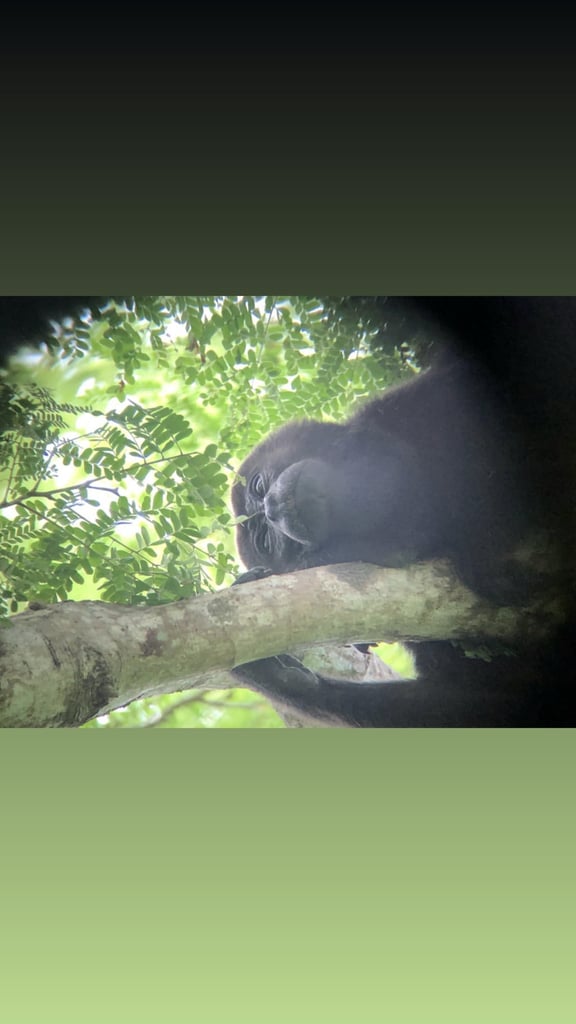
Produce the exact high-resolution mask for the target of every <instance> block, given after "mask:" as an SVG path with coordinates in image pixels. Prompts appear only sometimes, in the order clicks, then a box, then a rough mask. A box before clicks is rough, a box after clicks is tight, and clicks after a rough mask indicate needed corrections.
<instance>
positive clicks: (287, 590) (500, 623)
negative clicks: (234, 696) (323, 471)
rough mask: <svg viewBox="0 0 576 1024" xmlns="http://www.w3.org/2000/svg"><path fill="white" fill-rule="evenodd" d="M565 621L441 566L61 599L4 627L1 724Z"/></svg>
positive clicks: (536, 632) (511, 638) (49, 721)
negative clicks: (285, 662)
mask: <svg viewBox="0 0 576 1024" xmlns="http://www.w3.org/2000/svg"><path fill="white" fill-rule="evenodd" d="M561 620H562V603H561V601H560V600H559V599H558V600H556V599H553V598H548V599H546V600H544V599H543V600H541V601H538V602H536V603H534V604H533V605H531V606H530V607H528V608H522V609H518V608H494V607H491V606H490V605H489V604H488V603H487V602H485V601H483V600H481V599H479V598H477V597H476V596H475V595H474V594H472V593H471V592H470V591H468V590H466V589H465V588H464V587H462V586H461V585H460V584H459V583H458V582H457V580H455V578H454V576H453V575H452V573H451V572H450V571H449V570H448V568H447V567H446V566H445V565H444V564H443V563H428V564H426V565H416V566H412V567H411V568H409V569H406V570H395V569H382V568H380V567H378V566H373V565H367V564H346V565H336V566H324V567H321V568H316V569H308V570H305V571H302V572H297V573H292V574H290V575H284V576H276V577H271V578H270V579H266V580H261V581H258V582H255V583H248V584H245V585H243V586H241V587H232V588H230V589H228V590H224V591H219V592H218V593H214V594H207V595H203V596H201V597H198V598H194V599H192V600H187V601H178V602H176V603H174V604H171V605H164V606H161V607H154V608H128V607H122V606H119V605H112V604H105V603H103V602H98V601H81V602H77V603H74V602H64V603H62V604H57V605H51V606H49V607H47V608H42V609H40V610H37V611H27V612H24V613H22V614H20V615H16V616H15V617H14V618H13V619H12V620H11V622H10V625H9V626H8V627H7V628H5V629H3V630H2V631H1V632H0V725H1V726H10V727H15V726H74V725H79V724H81V723H83V722H85V721H87V720H88V719H89V718H91V717H93V716H94V715H96V714H99V713H102V712H104V711H109V710H112V709H114V708H117V707H121V706H123V705H125V704H128V703H130V701H133V700H136V699H137V698H139V697H144V696H151V695H154V694H159V693H171V692H174V691H177V690H185V689H191V688H193V687H195V686H202V687H203V688H206V687H212V688H213V687H215V686H227V687H229V686H230V685H231V682H230V677H229V676H223V673H226V672H227V671H228V670H230V669H231V668H233V667H235V666H237V665H241V664H244V663H246V662H248V661H254V660H257V659H260V658H266V657H269V656H271V655H274V654H279V653H284V652H286V651H290V652H292V653H296V654H298V653H300V652H301V651H302V650H303V649H305V648H306V647H310V646H317V645H320V644H323V645H326V644H342V643H351V642H356V643H360V642H367V641H375V640H380V639H382V640H415V641H418V640H430V639H450V640H466V639H471V638H473V639H474V640H475V641H482V640H490V639H491V640H499V641H501V642H503V643H510V644H512V643H529V642H530V641H532V640H538V639H540V638H542V637H544V636H545V635H547V633H548V632H549V631H550V630H551V629H553V628H554V626H555V625H557V624H558V623H559V622H560V621H561Z"/></svg>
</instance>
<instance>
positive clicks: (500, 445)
mask: <svg viewBox="0 0 576 1024" xmlns="http://www.w3.org/2000/svg"><path fill="white" fill-rule="evenodd" d="M370 301H371V303H372V305H374V304H375V305H376V307H378V304H379V303H381V304H382V307H383V308H384V311H385V312H386V308H387V307H386V306H385V304H386V303H387V302H388V301H389V300H386V299H380V298H378V297H376V298H375V299H373V300H370ZM106 302H107V299H106V298H104V297H102V298H101V297H67V296H64V297H62V296H47V297H43V296H40V297H35V296H25V297H18V298H4V297H0V348H1V349H2V350H3V351H2V352H1V353H0V354H1V355H6V354H7V352H9V351H10V350H13V349H14V348H15V347H17V346H18V344H21V343H23V342H28V341H34V340H36V339H38V338H43V339H44V338H45V336H46V333H47V329H48V328H49V321H50V320H57V321H58V320H61V319H62V318H65V317H76V316H79V315H81V313H82V311H83V310H84V309H90V310H92V312H94V313H96V312H97V311H98V310H99V309H100V308H102V307H103V306H105V305H106ZM407 308H408V310H409V312H410V321H411V323H412V324H413V323H414V318H416V320H417V319H418V317H420V316H422V317H423V318H424V320H425V321H428V322H429V323H431V324H432V333H434V330H435V328H436V327H437V328H438V330H439V333H440V334H441V335H447V336H448V337H449V339H451V340H452V341H455V342H456V343H457V345H458V347H459V349H461V350H462V353H461V356H460V357H459V358H456V359H448V360H446V361H444V362H443V363H441V364H440V365H439V366H438V367H436V368H435V369H432V370H429V371H426V372H425V373H423V374H421V375H420V376H418V377H417V378H415V379H414V380H412V381H411V382H410V383H408V384H405V385H402V386H400V387H398V388H394V389H391V390H390V391H387V392H386V393H385V394H384V395H381V396H380V397H378V398H375V399H373V400H372V401H371V402H370V403H368V405H366V406H365V408H364V409H362V410H360V411H359V412H358V413H356V414H355V415H354V416H352V417H351V418H350V419H349V420H348V421H347V422H345V423H340V424H334V423H313V422H308V423H306V422H304V423H293V424H288V425H287V426H286V427H283V428H282V429H280V430H279V431H277V432H276V433H274V434H273V435H271V436H270V437H269V438H267V439H266V440H264V441H263V442H262V443H261V444H260V445H258V446H257V448H256V449H255V450H254V451H253V452H252V454H251V455H250V456H249V457H248V458H247V459H246V460H245V462H244V464H243V466H242V467H241V469H240V477H242V478H244V479H245V481H246V484H245V485H244V483H242V481H240V482H238V483H237V484H236V485H235V487H234V489H233V495H232V500H233V505H234V509H235V512H236V513H237V514H238V515H248V516H249V517H250V518H248V519H247V520H246V522H245V523H244V524H243V525H242V526H240V527H239V528H238V547H239V552H240V555H241V558H242V560H243V561H244V562H245V564H246V566H247V567H248V568H252V567H257V566H263V567H264V570H268V571H272V572H290V571H293V570H296V569H300V568H305V567H311V566H315V565H321V564H329V563H336V562H341V561H344V562H345V561H355V560H362V561H370V562H375V563H378V564H381V565H384V566H404V565H407V564H409V563H411V562H414V561H418V560H422V559H429V558H434V557H440V556H444V557H448V558H450V559H451V561H452V563H453V565H454V567H455V569H456V570H457V572H458V573H459V574H460V576H461V578H462V580H463V581H464V582H465V583H466V584H468V586H470V587H471V588H472V589H474V590H476V591H477V592H479V593H481V594H483V595H485V596H487V597H488V598H491V599H492V600H494V601H496V602H500V603H501V602H507V601H514V600H522V596H523V595H524V596H525V594H526V589H525V588H526V579H523V578H522V576H519V574H518V571H517V567H516V566H515V565H514V563H513V561H511V560H510V558H509V557H508V556H509V555H510V554H511V552H512V551H513V549H514V547H515V545H516V544H517V543H518V541H520V540H521V539H522V538H524V537H525V536H526V535H528V534H529V533H530V531H531V530H532V529H534V528H536V529H541V528H545V529H546V530H547V531H548V533H549V534H550V537H551V539H552V544H553V547H554V549H555V556H556V558H555V560H557V561H558V562H559V564H561V565H562V566H563V568H564V571H565V577H566V580H564V577H563V580H562V583H563V585H565V589H566V609H567V623H566V627H565V628H564V629H563V630H560V631H559V632H558V634H557V635H555V636H554V637H552V638H551V640H550V642H548V643H545V644H538V645H532V646H531V647H530V648H529V649H526V650H519V651H516V652H515V653H514V655H513V656H509V655H502V654H496V655H495V656H494V657H493V658H492V660H491V661H489V662H486V661H483V660H480V659H472V658H466V657H464V656H463V654H462V652H461V651H460V650H458V649H457V648H455V647H453V646H452V645H451V644H449V643H444V642H435V643H421V644H418V645H415V647H414V650H415V655H416V662H417V666H418V671H419V676H420V678H419V679H418V680H417V681H415V682H413V681H406V682H402V683H399V684H386V683H373V684H372V683H362V684H357V683H346V682H339V681H334V680H330V679H327V678H323V677H322V676H318V675H315V674H314V673H312V672H309V671H308V670H307V669H305V668H304V667H303V666H302V665H301V664H300V662H298V661H297V660H296V659H294V658H290V657H288V656H280V657H278V658H269V659H265V660H263V661H259V662H251V663H250V664H248V665H242V666H239V667H238V668H237V669H236V670H235V673H234V674H235V675H236V677H237V678H238V679H239V680H240V681H241V682H243V683H244V684H246V685H249V686H252V687H253V688H255V689H257V690H259V691H261V692H263V693H265V694H267V695H268V696H270V697H271V698H272V700H273V701H274V702H275V703H277V704H278V705H282V706H284V707H288V708H293V709H296V710H297V712H299V713H302V714H303V715H304V716H305V717H306V716H307V717H308V718H309V720H310V721H312V722H317V723H318V722H320V723H328V724H336V725H352V726H354V725H361V726H412V725H414V726H427V725H443V726H449V725H466V726H467V725H482V726H485V725H488V726H489V725H530V726H533V725H559V726H562V725H564V726H565V725H573V724H574V721H575V715H574V708H573V698H572V693H573V679H574V676H575V673H574V644H575V640H574V637H575V636H576V632H575V628H574V627H575V620H574V609H573V584H572V581H573V576H574V568H575V565H576V552H575V551H574V538H575V537H576V514H575V509H576V500H575V496H576V487H575V486H574V485H575V476H576V472H575V465H576V456H575V449H576V445H575V444H574V438H575V437H576V422H575V421H576V412H575V410H576V301H575V300H574V299H562V298H559V299H554V298H545V299H507V298H502V299H498V298H495V299H481V298H480V299H476V298H475V299H466V298H463V299H457V298H454V299H450V298H448V299H446V298H437V299H431V298H427V299H415V300H412V302H411V303H409V304H408V307H407ZM48 340H49V339H48ZM528 586H530V580H528Z"/></svg>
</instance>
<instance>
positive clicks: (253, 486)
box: [250, 473, 266, 499]
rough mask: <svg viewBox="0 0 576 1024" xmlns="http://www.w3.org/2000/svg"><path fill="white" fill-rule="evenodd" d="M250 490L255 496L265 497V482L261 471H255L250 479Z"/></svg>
mask: <svg viewBox="0 0 576 1024" xmlns="http://www.w3.org/2000/svg"><path fill="white" fill-rule="evenodd" d="M250 490H251V492H252V494H255V495H256V497H257V498H262V499H264V498H265V497H266V482H265V480H264V477H263V476H262V474H261V473H255V474H254V476H253V477H252V479H251V481H250Z"/></svg>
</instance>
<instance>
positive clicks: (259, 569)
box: [232, 565, 274, 587]
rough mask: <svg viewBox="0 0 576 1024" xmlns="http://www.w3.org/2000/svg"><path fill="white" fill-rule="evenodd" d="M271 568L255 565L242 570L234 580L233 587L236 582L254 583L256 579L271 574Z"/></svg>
mask: <svg viewBox="0 0 576 1024" xmlns="http://www.w3.org/2000/svg"><path fill="white" fill-rule="evenodd" d="M273 575H274V573H273V572H272V569H267V568H266V566H265V565H255V566H254V568H253V569H248V572H243V573H241V574H240V576H238V578H237V579H235V580H234V583H233V584H232V586H233V587H235V586H237V584H238V583H254V582H255V581H256V580H263V579H265V577H266V576H273Z"/></svg>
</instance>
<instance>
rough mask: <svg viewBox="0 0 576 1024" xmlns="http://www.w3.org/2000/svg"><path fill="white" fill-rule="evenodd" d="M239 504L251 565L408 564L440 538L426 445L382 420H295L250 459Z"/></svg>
mask: <svg viewBox="0 0 576 1024" xmlns="http://www.w3.org/2000/svg"><path fill="white" fill-rule="evenodd" d="M419 498H420V499H421V500H418V499H419ZM232 506H233V509H234V512H235V514H236V515H237V516H245V517H246V518H245V519H244V520H243V521H242V523H240V524H239V525H238V527H237V533H236V541H237V547H238V553H239V555H240V558H241V559H242V561H243V563H244V565H245V566H246V567H247V568H248V569H251V568H253V567H255V566H265V567H266V568H268V569H271V570H272V572H275V573H283V572H292V571H295V570H297V569H306V568H312V567H313V566H317V565H330V564H334V563H337V562H354V561H364V562H376V563H377V564H380V565H388V566H401V565H407V564H408V563H410V562H412V561H414V560H416V559H417V558H419V557H426V555H427V554H428V553H429V551H430V550H431V549H432V548H433V546H434V545H437V538H436V535H435V532H434V521H433V517H432V516H431V514H430V507H431V503H430V499H429V498H426V487H425V481H424V478H423V474H422V470H421V466H420V463H419V461H418V459H417V453H416V452H415V451H414V449H413V448H412V447H411V446H410V445H408V444H406V443H405V442H403V441H401V440H400V439H399V438H397V437H393V436H391V435H390V434H388V433H387V432H383V431H381V430H380V429H379V427H378V424H377V423H376V424H372V423H370V424H369V425H368V426H366V425H365V424H362V425H361V426H358V425H357V424H356V423H355V422H354V421H350V420H349V421H346V422H344V423H320V422H316V421H314V420H303V421H301V422H296V423H288V424H287V425H286V426H284V427H282V428H281V429H280V430H278V431H276V432H275V433H273V434H271V435H270V436H269V437H268V438H266V439H265V440H264V441H263V442H262V443H261V444H259V445H257V447H256V448H254V450H253V451H252V452H251V453H250V455H249V456H248V458H247V459H245V461H244V462H243V464H242V465H241V467H240V469H239V471H238V479H237V481H236V483H235V484H234V487H233V489H232Z"/></svg>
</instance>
